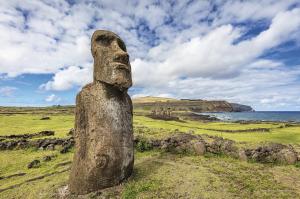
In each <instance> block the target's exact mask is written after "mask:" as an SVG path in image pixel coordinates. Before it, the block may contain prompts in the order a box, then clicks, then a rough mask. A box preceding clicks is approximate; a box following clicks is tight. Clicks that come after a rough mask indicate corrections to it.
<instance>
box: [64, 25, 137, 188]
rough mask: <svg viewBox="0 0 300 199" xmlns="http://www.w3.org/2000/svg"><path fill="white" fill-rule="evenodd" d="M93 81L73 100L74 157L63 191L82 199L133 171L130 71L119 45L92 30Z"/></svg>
mask: <svg viewBox="0 0 300 199" xmlns="http://www.w3.org/2000/svg"><path fill="white" fill-rule="evenodd" d="M91 45H92V47H91V50H92V55H93V57H94V81H93V83H90V84H88V85H86V86H85V87H83V88H82V90H81V91H80V92H79V93H78V95H77V97H76V115H75V134H74V137H75V142H76V145H75V146H76V147H75V154H74V160H73V164H72V169H71V175H70V181H69V188H70V192H71V193H73V194H86V193H89V192H93V191H96V190H99V189H103V188H106V187H111V186H114V185H117V184H119V183H120V182H122V181H123V180H124V179H126V178H128V177H129V176H130V175H131V173H132V170H133V162H134V156H133V127H132V102H131V99H130V97H129V95H128V94H127V90H128V88H129V87H130V86H131V85H132V79H131V66H130V63H129V56H128V54H127V52H126V46H125V44H124V42H123V41H122V39H121V38H120V37H119V36H118V35H116V34H114V33H113V32H110V31H105V30H97V31H95V32H94V34H93V36H92V40H91Z"/></svg>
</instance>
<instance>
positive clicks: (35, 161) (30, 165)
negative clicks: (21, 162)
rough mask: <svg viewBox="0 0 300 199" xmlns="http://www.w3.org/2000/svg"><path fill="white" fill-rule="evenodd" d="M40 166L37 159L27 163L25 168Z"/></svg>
mask: <svg viewBox="0 0 300 199" xmlns="http://www.w3.org/2000/svg"><path fill="white" fill-rule="evenodd" d="M40 166H41V162H40V161H39V160H33V161H32V162H30V163H29V164H28V165H27V168H28V169H32V168H38V167H40Z"/></svg>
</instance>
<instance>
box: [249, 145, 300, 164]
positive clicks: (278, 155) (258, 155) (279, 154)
mask: <svg viewBox="0 0 300 199" xmlns="http://www.w3.org/2000/svg"><path fill="white" fill-rule="evenodd" d="M245 153H246V155H247V157H248V158H249V159H251V160H254V161H256V162H261V163H280V164H294V163H296V162H297V160H298V158H297V156H298V153H297V152H296V151H295V150H294V148H293V147H292V146H287V145H283V144H277V143H272V144H269V145H267V146H261V147H258V148H256V149H246V150H245Z"/></svg>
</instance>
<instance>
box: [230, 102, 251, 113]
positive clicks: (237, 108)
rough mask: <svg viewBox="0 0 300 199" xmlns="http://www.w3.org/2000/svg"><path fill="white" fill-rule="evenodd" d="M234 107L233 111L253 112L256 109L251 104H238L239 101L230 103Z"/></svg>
mask: <svg viewBox="0 0 300 199" xmlns="http://www.w3.org/2000/svg"><path fill="white" fill-rule="evenodd" d="M230 105H231V107H232V112H251V111H254V109H253V108H252V107H251V106H247V105H243V104H237V103H230Z"/></svg>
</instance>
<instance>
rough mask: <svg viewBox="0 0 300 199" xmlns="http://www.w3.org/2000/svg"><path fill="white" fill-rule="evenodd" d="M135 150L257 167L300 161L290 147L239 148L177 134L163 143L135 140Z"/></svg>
mask: <svg viewBox="0 0 300 199" xmlns="http://www.w3.org/2000/svg"><path fill="white" fill-rule="evenodd" d="M135 145H136V148H137V149H138V150H140V151H143V150H150V149H153V148H157V149H162V150H165V151H167V152H174V153H193V154H196V155H204V154H205V153H212V154H224V155H228V156H230V157H233V158H237V159H240V160H244V161H247V160H250V161H255V162H260V163H278V164H295V163H296V162H298V161H300V156H299V154H298V153H297V152H296V151H295V150H294V148H293V147H292V146H291V145H283V144H277V143H271V144H269V145H265V146H259V147H257V148H252V149H250V148H241V147H238V145H237V143H236V142H235V141H233V140H228V139H224V138H222V137H217V136H209V135H193V134H189V133H176V134H174V135H172V136H170V137H168V138H166V139H163V140H148V139H145V138H143V137H139V136H137V137H135Z"/></svg>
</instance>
